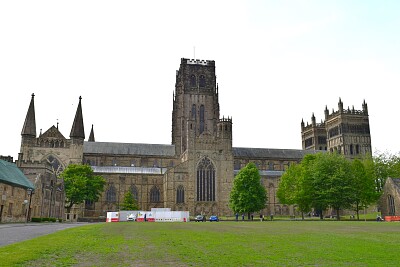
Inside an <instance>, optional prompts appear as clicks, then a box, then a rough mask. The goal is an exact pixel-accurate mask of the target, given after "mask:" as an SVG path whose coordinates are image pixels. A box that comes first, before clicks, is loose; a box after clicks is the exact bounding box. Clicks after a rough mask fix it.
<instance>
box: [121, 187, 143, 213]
mask: <svg viewBox="0 0 400 267" xmlns="http://www.w3.org/2000/svg"><path fill="white" fill-rule="evenodd" d="M120 208H121V210H139V206H138V204H137V201H136V199H135V198H134V197H133V194H132V192H131V191H130V190H129V191H128V192H126V193H125V195H124V200H123V202H122V204H121V207H120Z"/></svg>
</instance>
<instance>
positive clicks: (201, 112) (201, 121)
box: [200, 105, 204, 133]
mask: <svg viewBox="0 0 400 267" xmlns="http://www.w3.org/2000/svg"><path fill="white" fill-rule="evenodd" d="M203 132H204V105H201V106H200V133H203Z"/></svg>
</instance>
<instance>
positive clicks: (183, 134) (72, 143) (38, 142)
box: [16, 58, 371, 218]
mask: <svg viewBox="0 0 400 267" xmlns="http://www.w3.org/2000/svg"><path fill="white" fill-rule="evenodd" d="M221 92H222V90H221ZM219 93H220V91H219V89H218V85H217V81H216V72H215V61H212V60H198V59H197V60H193V59H186V58H182V59H181V61H180V66H179V70H178V71H177V72H176V82H175V91H174V97H173V109H172V140H171V144H165V145H158V144H139V143H118V142H96V141H95V135H94V130H93V125H92V128H91V132H90V134H89V137H88V139H87V141H86V140H85V138H86V135H85V131H84V112H83V109H82V100H81V98H79V103H78V107H77V110H76V115H75V119H74V121H73V123H72V127H71V132H70V134H69V139H67V138H66V137H65V135H64V134H63V133H61V132H60V131H59V130H58V126H52V127H50V129H48V130H47V131H45V132H43V133H42V132H40V134H39V135H37V132H36V122H35V107H34V95H32V98H31V102H30V105H29V108H28V112H27V115H26V118H25V122H24V124H23V127H22V132H21V139H22V140H21V148H20V153H19V156H18V160H17V161H16V163H17V166H18V167H19V168H20V169H21V170H22V171H23V173H24V174H25V175H26V177H28V178H29V179H30V180H31V181H32V183H33V184H34V185H35V191H34V194H33V195H31V197H32V204H31V212H32V214H31V215H30V216H31V217H43V216H46V217H56V218H62V217H63V216H64V209H63V202H64V200H65V195H64V187H63V182H62V180H61V179H60V178H58V174H59V173H60V172H61V171H62V170H63V169H64V168H66V167H67V166H68V165H69V164H71V163H78V164H81V163H83V164H88V165H90V166H91V167H92V169H93V171H94V173H95V174H96V175H101V176H103V177H104V178H105V180H106V186H105V188H104V192H103V194H102V196H101V197H100V199H99V200H98V201H97V202H90V201H86V203H84V204H82V205H81V206H79V207H76V208H75V211H74V213H75V214H78V216H80V217H99V216H104V215H105V214H106V212H107V211H117V210H119V207H120V205H121V204H122V201H123V198H124V195H125V193H126V192H128V191H131V192H132V194H133V196H134V198H135V199H136V200H137V202H138V205H139V207H140V209H141V210H151V208H171V210H177V211H189V212H190V214H191V215H192V216H194V215H196V214H200V213H201V214H206V215H211V214H215V215H224V216H231V215H232V214H233V211H232V210H230V208H229V205H228V204H229V194H230V192H231V189H232V186H233V180H234V177H235V175H236V174H237V173H238V172H239V170H240V169H241V168H243V167H244V166H245V165H246V164H248V163H249V162H253V163H255V165H256V166H257V167H258V169H259V173H260V175H261V183H262V185H263V186H264V187H265V189H266V192H267V198H268V200H267V203H266V206H265V209H264V210H262V211H260V212H262V213H263V214H275V215H298V212H297V210H296V206H287V205H283V204H281V203H279V200H278V199H277V197H276V191H277V188H278V185H279V180H280V177H281V175H282V173H283V172H284V171H285V169H286V168H287V167H288V166H289V165H290V163H292V162H300V161H301V159H302V158H303V157H304V155H306V154H308V153H316V152H318V151H338V152H339V153H341V154H343V155H345V156H346V157H348V158H354V157H357V156H360V155H364V154H367V153H371V137H370V129H369V118H368V108H367V104H366V103H365V101H364V102H363V103H362V109H361V110H355V109H354V107H352V108H344V107H343V102H342V101H341V99H339V103H338V109H337V110H336V111H335V110H332V111H331V112H330V111H329V110H328V108H327V107H326V108H325V118H324V120H321V122H320V123H317V122H316V118H315V117H314V114H313V115H312V116H311V122H310V124H309V123H308V122H307V123H304V121H303V120H302V121H301V124H300V123H299V124H300V125H299V126H301V141H302V148H303V149H269V148H245V147H232V133H233V131H234V129H233V124H232V118H230V117H222V118H221V117H220V112H219V111H220V109H219V100H218V98H219ZM222 93H223V92H222ZM115 141H118V140H115ZM299 141H300V140H299Z"/></svg>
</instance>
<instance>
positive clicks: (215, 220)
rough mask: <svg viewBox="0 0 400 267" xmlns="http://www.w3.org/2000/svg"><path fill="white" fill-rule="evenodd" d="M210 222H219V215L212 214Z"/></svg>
mask: <svg viewBox="0 0 400 267" xmlns="http://www.w3.org/2000/svg"><path fill="white" fill-rule="evenodd" d="M210 222H219V219H218V216H216V215H211V216H210Z"/></svg>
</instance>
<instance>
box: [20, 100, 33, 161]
mask: <svg viewBox="0 0 400 267" xmlns="http://www.w3.org/2000/svg"><path fill="white" fill-rule="evenodd" d="M34 99H35V94H32V98H31V102H30V104H29V108H28V112H27V113H26V117H25V122H24V126H23V127H22V131H21V148H20V153H25V154H26V153H27V151H28V150H29V149H28V148H29V147H31V146H34V145H35V142H36V119H35V101H34ZM22 155H23V154H21V156H22Z"/></svg>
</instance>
